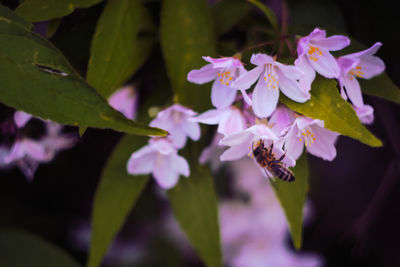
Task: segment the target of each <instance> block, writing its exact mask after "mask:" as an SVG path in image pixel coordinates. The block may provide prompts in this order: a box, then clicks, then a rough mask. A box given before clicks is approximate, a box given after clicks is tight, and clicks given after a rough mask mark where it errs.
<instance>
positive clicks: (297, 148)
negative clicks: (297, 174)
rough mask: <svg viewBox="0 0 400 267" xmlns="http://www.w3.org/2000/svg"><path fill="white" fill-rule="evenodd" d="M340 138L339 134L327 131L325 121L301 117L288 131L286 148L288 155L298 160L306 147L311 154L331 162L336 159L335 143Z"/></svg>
mask: <svg viewBox="0 0 400 267" xmlns="http://www.w3.org/2000/svg"><path fill="white" fill-rule="evenodd" d="M338 136H339V134H338V133H335V132H332V131H329V130H327V129H325V128H324V122H323V121H321V120H314V119H311V118H308V117H305V116H300V117H298V118H296V120H295V121H294V122H293V124H292V126H291V127H290V128H289V130H288V133H287V135H286V137H285V148H286V149H287V154H288V155H290V156H291V157H292V158H294V159H296V160H297V159H298V158H299V157H300V155H301V154H302V152H303V147H304V145H305V146H306V148H307V152H309V153H310V154H312V155H314V156H317V157H320V158H322V159H324V160H329V161H331V160H333V159H334V158H335V157H336V148H335V142H336V139H337V137H338Z"/></svg>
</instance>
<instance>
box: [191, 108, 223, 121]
mask: <svg viewBox="0 0 400 267" xmlns="http://www.w3.org/2000/svg"><path fill="white" fill-rule="evenodd" d="M224 112H225V110H221V109H210V110H207V111H206V112H204V113H201V114H200V115H198V116H196V117H193V118H190V119H189V120H190V121H197V122H200V123H204V124H218V123H219V121H220V120H221V117H222V116H223V114H224Z"/></svg>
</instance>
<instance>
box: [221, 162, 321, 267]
mask: <svg viewBox="0 0 400 267" xmlns="http://www.w3.org/2000/svg"><path fill="white" fill-rule="evenodd" d="M231 169H232V174H233V178H234V190H236V191H238V192H241V193H242V194H243V193H244V194H246V195H247V196H248V198H249V199H248V200H247V201H246V202H243V201H240V200H230V201H229V200H225V201H223V202H221V204H220V208H219V210H220V226H221V239H222V240H221V241H222V247H223V251H224V262H225V263H226V264H227V265H229V266H232V267H242V266H243V267H258V266H260V267H264V266H274V267H275V266H277V267H279V266H282V267H317V266H321V265H322V262H323V260H322V258H321V257H320V256H319V255H316V254H306V253H295V252H294V251H292V250H291V249H290V248H289V247H288V246H287V244H286V238H287V231H288V224H287V222H286V218H285V214H284V212H283V210H282V208H281V206H280V204H279V201H278V199H277V198H276V197H275V194H274V192H273V190H272V188H271V186H270V185H269V184H268V183H266V182H265V180H264V179H263V176H262V175H261V173H259V172H258V170H257V169H256V168H254V164H253V162H252V161H251V160H250V159H248V158H247V159H246V158H245V159H242V160H240V161H238V162H235V164H231ZM306 215H307V214H306ZM306 215H305V216H306Z"/></svg>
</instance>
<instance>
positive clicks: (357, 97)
mask: <svg viewBox="0 0 400 267" xmlns="http://www.w3.org/2000/svg"><path fill="white" fill-rule="evenodd" d="M341 82H342V84H343V86H344V87H345V88H346V93H347V96H348V97H349V99H350V101H351V102H352V103H353V105H355V106H357V107H361V106H363V105H364V101H363V99H362V94H361V88H360V84H359V83H358V81H357V79H356V78H355V77H354V76H352V75H347V76H345V77H342V79H341Z"/></svg>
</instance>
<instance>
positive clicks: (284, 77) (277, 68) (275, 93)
mask: <svg viewBox="0 0 400 267" xmlns="http://www.w3.org/2000/svg"><path fill="white" fill-rule="evenodd" d="M250 61H251V63H252V64H254V65H257V67H255V68H254V69H252V70H251V71H249V72H247V73H245V74H243V75H241V76H240V77H239V78H237V79H236V81H235V82H234V83H233V84H232V87H234V88H238V89H240V90H246V89H248V88H250V86H251V85H252V84H253V83H255V82H256V81H257V80H258V82H257V84H256V86H255V87H254V92H253V96H252V107H253V110H254V113H255V114H256V115H257V116H258V117H260V118H265V117H269V116H270V115H271V114H272V112H273V111H274V110H275V108H276V106H277V104H278V99H279V90H281V91H282V93H284V94H285V95H286V96H287V97H289V98H290V99H292V100H294V101H296V102H300V103H303V102H306V101H307V100H308V99H310V94H309V93H308V92H307V91H304V90H303V89H302V88H301V87H300V84H299V83H298V81H297V80H298V79H299V78H300V77H301V76H302V75H303V73H302V71H301V70H300V69H299V68H297V67H296V66H288V65H284V64H282V63H279V62H277V61H275V60H274V58H272V57H270V56H268V55H265V54H255V55H252V57H251V60H250Z"/></svg>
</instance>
